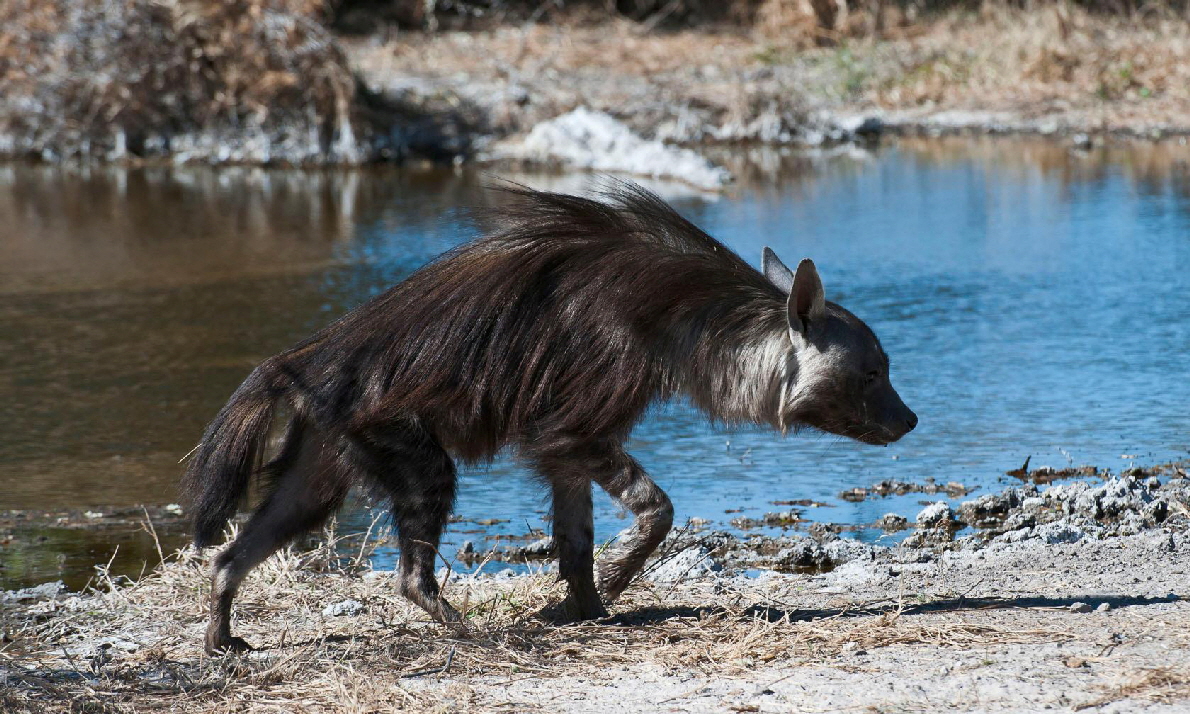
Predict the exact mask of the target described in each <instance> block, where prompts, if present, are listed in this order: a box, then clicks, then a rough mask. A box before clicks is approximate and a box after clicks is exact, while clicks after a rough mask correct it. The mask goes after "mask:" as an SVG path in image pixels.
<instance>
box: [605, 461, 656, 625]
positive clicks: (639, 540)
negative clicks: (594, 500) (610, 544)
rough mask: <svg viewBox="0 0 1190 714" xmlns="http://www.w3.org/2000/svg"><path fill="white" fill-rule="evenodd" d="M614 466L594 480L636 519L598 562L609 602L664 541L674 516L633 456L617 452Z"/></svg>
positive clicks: (620, 591)
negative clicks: (609, 551)
mask: <svg viewBox="0 0 1190 714" xmlns="http://www.w3.org/2000/svg"><path fill="white" fill-rule="evenodd" d="M613 465H614V468H612V469H609V470H608V471H607V472H604V473H602V474H599V475H597V476H596V478H595V481H596V483H598V484H599V485H600V486H601V487H603V490H605V491H607V492H608V494H609V495H611V497H612V498H615V499H616V500H618V501H619V502H620V503H622V504H623V505H624V507H625V508H627V509H628V510H629V511H631V512H632V514H633V515H634V516H635V517H636V520H635V522H634V523H633V524H632V527H631V528H630V529H628V531H626V532H625V533H623V534H621V538H620V542H619V543H618V544H617V546H616V547H615V549H614V550H613V552H612V553H611V554H610V557H609V558H607V559H605V560H601V561H600V563H599V586H600V589H601V590H602V591H603V594H604V596H605V597H606V598H607V600H608V601H609V602H610V601H613V600H615V599H616V598H617V597H619V596H620V593H622V592H624V588H626V587H628V583H630V582H631V581H632V578H633V577H635V576H636V574H637V573H639V572H640V570H641V568H642V567H644V564H645V560H646V559H647V558H648V557H649V555H650V554H651V553H652V552H653V550H654V549H656V548H657V546H658V545H660V544H661V541H663V540H665V536H666V534H668V533H669V530H670V528H672V527H673V519H674V509H673V504H672V503H671V502H670V500H669V496H666V495H665V492H664V491H662V490H661V488H660V487H659V486H658V485H657V484H656V483H654V482H653V479H651V478H649V475H648V474H647V473H645V470H644V469H643V468H642V467H641V465H640V464H639V463H637V462H636V459H633V458H632V457H631V456H629V455H628V454H626V453H624V452H623V451H619V452H617V453H616V455H615V458H614V459H613Z"/></svg>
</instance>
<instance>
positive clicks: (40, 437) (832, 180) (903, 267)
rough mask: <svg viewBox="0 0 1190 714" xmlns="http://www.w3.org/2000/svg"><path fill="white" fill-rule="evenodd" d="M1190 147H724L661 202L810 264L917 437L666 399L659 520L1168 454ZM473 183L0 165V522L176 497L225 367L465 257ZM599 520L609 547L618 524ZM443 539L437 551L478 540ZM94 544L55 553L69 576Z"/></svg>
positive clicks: (547, 179)
mask: <svg viewBox="0 0 1190 714" xmlns="http://www.w3.org/2000/svg"><path fill="white" fill-rule="evenodd" d="M1188 156H1190V152H1188V151H1187V149H1186V148H1184V147H1177V146H1168V145H1152V146H1150V145H1128V146H1119V147H1113V148H1109V149H1101V150H1098V151H1095V152H1092V153H1089V154H1085V153H1075V152H1071V151H1069V150H1068V149H1066V148H1065V147H1062V146H1059V145H1056V144H1049V143H1045V142H1038V141H1026V140H996V141H993V140H931V141H910V140H906V141H902V142H899V143H898V144H896V145H894V146H888V147H885V148H882V149H880V150H877V151H874V152H862V151H857V150H846V151H841V152H835V153H823V154H794V153H781V152H775V151H771V150H770V151H751V152H735V153H730V154H725V155H724V156H722V157H720V158H721V159H722V160H723V161H724V162H725V163H727V164H728V165H729V166H730V167H731V168H732V169H733V171H734V172H735V173H736V175H737V176H739V177H740V179H741V180H740V182H739V184H738V186H737V187H736V188H735V189H734V190H733V191H732V192H731V193H730V194H729V195H727V196H724V197H720V198H718V199H717V200H707V199H705V198H700V197H697V196H695V195H690V194H688V193H686V194H683V192H681V191H680V190H678V189H677V188H676V187H666V188H667V190H668V191H669V192H670V193H671V195H672V200H674V202H675V204H676V205H678V206H679V208H680V209H681V210H682V211H683V212H685V213H686V214H687V215H689V216H691V217H692V218H694V219H695V220H696V221H698V222H699V223H701V224H702V225H704V226H705V227H706V228H708V229H709V230H711V232H712V233H714V234H716V235H717V236H719V237H720V238H722V239H723V240H725V242H727V243H728V244H729V245H731V246H732V247H733V248H735V249H737V250H739V251H740V252H741V253H742V254H743V255H744V256H745V257H747V258H748V259H750V260H753V261H756V260H758V258H759V255H760V251H761V248H762V247H763V246H764V245H772V246H773V247H774V248H775V249H776V250H777V251H778V252H779V253H782V254H783V255H784V256H785V257H786V258H787V259H789V260H797V259H798V258H800V257H803V256H812V257H813V258H814V259H815V260H816V262H817V263H818V266H819V269H820V271H821V272H822V274H823V278H824V281H825V284H826V289H827V291H828V296H829V297H831V298H832V299H835V300H838V301H839V302H842V303H843V304H845V305H847V306H848V307H849V308H851V309H852V310H853V311H854V312H856V313H858V314H860V315H861V316H863V317H864V318H865V319H867V320H868V321H869V323H871V324H872V325H873V327H874V328H875V329H876V330H877V332H878V333H879V334H880V335H881V337H882V339H883V341H884V343H885V347H886V349H887V351H888V352H889V354H890V355H891V356H892V360H893V379H894V383H895V384H896V385H897V387H898V389H899V391H900V392H901V394H902V395H903V396H904V397H905V398H906V401H907V402H908V403H909V405H910V406H911V407H913V408H914V410H915V411H916V412H917V413H918V414H919V415H920V416H921V426H920V427H919V428H918V430H917V431H915V432H914V433H913V434H911V435H910V436H909V437H908V438H906V439H905V440H904V441H903V442H902V443H899V444H896V445H894V446H892V447H889V448H886V449H874V448H871V447H865V446H861V445H856V444H852V443H846V442H842V441H839V440H838V439H835V438H833V437H825V436H815V435H802V436H798V437H791V438H789V439H782V438H780V437H779V436H778V435H774V434H770V433H767V432H762V431H756V430H742V431H740V432H737V433H725V432H717V431H713V430H711V429H710V428H709V427H707V426H706V425H704V424H703V423H702V421H701V420H700V418H699V417H698V415H697V414H694V413H693V412H691V411H690V410H689V409H688V408H686V407H685V406H683V405H680V404H679V405H673V406H669V407H665V408H664V409H661V410H658V412H657V413H656V414H654V415H652V416H651V417H650V418H649V419H647V420H646V422H645V423H644V424H642V426H641V427H640V429H639V430H638V432H637V433H636V435H635V437H634V440H633V443H632V445H631V446H632V449H633V451H634V453H635V454H636V455H637V456H638V457H639V458H640V459H641V461H642V462H643V463H644V464H645V465H646V467H648V468H649V469H650V470H651V472H652V473H653V474H654V475H655V477H656V478H657V480H658V482H659V483H660V484H661V485H662V486H663V487H664V488H666V489H668V490H669V491H670V493H671V495H673V497H674V501H675V503H676V505H677V508H678V513H679V516H678V517H679V519H681V518H684V517H686V516H699V517H705V518H712V519H715V520H718V521H722V522H725V521H726V520H727V519H728V518H730V517H731V516H729V515H725V514H724V513H723V511H724V510H725V509H728V508H737V507H738V508H744V509H745V510H744V515H753V516H755V515H759V514H762V513H764V512H765V511H766V510H779V509H778V507H776V506H772V505H770V502H771V501H773V500H779V499H783V500H790V499H800V498H812V499H815V500H819V501H826V502H828V503H831V504H832V505H834V507H833V508H828V509H820V510H817V511H813V512H811V513H809V514H808V515H809V516H810V517H813V518H815V519H817V520H826V521H833V522H841V523H866V522H871V521H873V520H875V519H876V518H877V517H879V516H880V515H882V514H883V513H884V512H886V511H890V510H893V511H899V512H901V513H903V514H907V515H912V514H913V513H914V512H915V510H916V508H917V507H918V505H917V500H916V498H914V497H905V498H902V499H898V500H883V501H867V502H863V503H859V504H854V503H848V502H844V501H840V500H838V499H836V498H835V495H836V494H837V493H838V491H840V490H842V489H844V488H849V487H852V486H863V485H867V484H870V483H871V482H873V481H876V480H879V479H882V478H898V479H902V480H909V481H921V480H922V479H925V478H934V479H938V480H941V481H952V480H957V481H962V482H964V483H967V484H968V485H978V486H985V487H988V486H992V485H994V484H995V483H996V481H997V479H998V478H999V475H1000V474H1002V473H1003V472H1004V470H1005V469H1007V468H1011V467H1015V466H1018V465H1019V464H1020V463H1021V462H1022V461H1023V460H1024V457H1025V456H1027V455H1033V457H1034V463H1035V464H1037V463H1046V462H1048V463H1052V464H1055V465H1063V464H1065V463H1066V461H1067V459H1070V460H1073V461H1074V462H1076V463H1084V462H1086V463H1096V464H1099V465H1101V466H1108V467H1119V466H1123V465H1127V463H1128V462H1129V460H1130V459H1121V455H1129V456H1130V457H1133V458H1134V459H1135V460H1136V461H1137V462H1153V461H1157V460H1163V459H1170V458H1177V457H1180V456H1184V455H1185V454H1186V452H1187V449H1188V446H1187V444H1188V442H1190V435H1188V434H1187V427H1188V419H1187V410H1186V404H1187V403H1190V380H1187V379H1186V377H1187V374H1186V372H1187V370H1186V357H1185V356H1186V355H1187V353H1188V352H1190V349H1188V348H1190V323H1188V321H1187V309H1188V308H1190V277H1188V274H1190V169H1188V166H1190V164H1188V163H1187V159H1188ZM513 178H515V179H516V180H518V181H524V182H527V183H530V184H532V185H537V186H545V187H556V188H562V189H564V190H574V189H575V188H577V187H579V186H581V185H582V184H583V182H584V181H585V179H582V178H575V177H552V176H541V175H536V176H520V175H518V176H514V177H513ZM491 180H492V177H491V176H489V175H484V174H479V173H474V172H470V171H445V170H443V171H422V172H414V171H395V170H375V171H365V172H313V173H311V172H293V171H263V170H258V169H243V170H239V169H231V170H227V169H225V170H220V171H213V170H202V169H191V168H187V169H166V168H161V169H137V170H122V169H104V170H92V171H85V172H84V171H65V170H62V169H58V168H46V167H30V166H5V167H0V187H2V190H0V423H3V425H4V430H3V432H0V433H2V434H3V436H2V437H0V510H6V509H57V508H86V507H95V506H105V505H112V506H120V505H127V504H135V503H141V502H146V503H157V504H162V503H168V502H171V501H174V500H176V498H177V496H176V493H175V488H176V481H177V477H178V474H179V471H180V466H179V465H178V463H177V462H178V460H179V459H180V458H181V457H182V455H184V454H185V453H186V452H188V451H189V450H190V448H191V447H192V446H193V445H194V442H195V441H196V439H197V438H198V436H199V434H200V433H201V431H202V427H203V425H204V424H205V423H206V421H207V420H208V419H209V418H210V417H211V416H213V415H214V413H215V411H216V410H217V409H218V407H219V406H220V404H221V403H222V402H223V400H224V399H225V398H226V397H227V395H228V394H229V393H230V392H231V390H232V389H233V388H234V387H235V385H236V384H237V383H238V382H239V380H240V379H242V378H243V377H244V376H245V375H246V374H247V372H248V371H249V370H250V369H251V367H252V366H253V365H254V364H255V363H257V362H258V361H259V360H261V359H262V358H264V357H266V356H268V355H269V354H272V353H274V352H276V351H278V350H280V349H282V348H284V347H285V346H287V345H289V344H291V343H292V342H294V341H296V340H297V339H299V338H301V337H303V336H305V335H306V334H309V333H310V332H311V331H313V330H314V329H316V328H317V327H319V326H320V325H323V324H325V323H326V322H328V321H330V320H331V319H333V318H334V317H335V316H336V315H339V314H341V313H342V312H344V311H346V310H347V309H350V308H351V307H352V306H353V305H356V304H358V303H360V302H361V301H363V300H364V299H366V298H367V297H368V296H370V295H372V294H374V293H376V292H377V291H379V290H382V289H383V288H384V287H385V286H387V285H389V284H391V283H392V282H394V281H396V280H399V279H401V277H403V276H404V275H407V274H408V273H409V272H410V271H411V270H413V269H415V268H416V267H417V266H418V265H420V264H422V263H424V262H425V261H427V260H428V259H430V258H431V257H432V256H434V255H436V254H438V253H440V252H441V251H442V250H444V249H446V248H448V247H450V246H452V245H455V244H457V243H458V242H459V241H461V240H465V239H466V238H467V237H468V236H469V235H471V233H470V229H469V228H468V227H467V226H466V224H465V223H463V222H462V221H461V219H460V212H459V209H460V208H464V207H468V206H475V205H482V204H486V203H489V202H491V201H496V200H499V197H498V196H494V195H493V194H491V193H490V192H484V191H483V190H482V185H483V184H484V183H485V182H489V183H490V182H491ZM728 442H730V446H729V445H728ZM599 507H600V512H599V513H598V515H597V518H598V524H597V530H598V535H599V536H600V537H608V536H610V535H612V534H613V533H614V532H615V531H616V530H618V529H619V528H621V527H623V525H624V523H625V522H624V521H623V520H622V519H621V518H617V515H618V514H617V509H616V508H615V507H614V506H613V505H612V504H611V503H610V502H608V501H607V500H606V499H603V500H602V501H600V505H599ZM458 511H459V513H460V515H463V516H465V517H468V518H486V517H500V518H510V519H511V522H510V523H509V524H506V526H505V528H506V529H507V530H508V531H509V532H515V531H522V532H523V531H524V530H525V524H526V523H529V524H530V525H533V526H540V525H542V524H541V520H540V517H541V515H542V513H543V512H544V502H543V498H542V494H541V493H540V492H539V491H538V489H537V488H536V487H535V486H534V485H533V484H532V483H531V482H530V481H529V480H528V479H526V478H524V475H523V474H522V473H521V472H520V469H519V468H518V467H517V466H516V465H515V464H514V463H512V462H511V461H507V460H502V461H498V462H497V463H495V464H493V465H492V466H490V467H487V468H485V469H480V470H476V471H472V472H468V473H466V474H465V475H464V478H463V483H462V486H461V492H460V501H459V507H458ZM353 519H354V521H355V522H364V521H365V520H366V516H365V515H364V514H363V513H358V512H357V513H356V515H355V516H349V517H348V520H349V521H351V520H353ZM462 529H463V526H457V527H455V528H454V529H452V532H453V538H455V539H456V540H458V541H461V540H462V539H463V538H472V539H475V538H477V537H480V536H479V535H478V534H464V533H462V532H461V531H462ZM864 535H865V536H867V537H874V535H875V534H873V533H865V534H864ZM56 537H57V536H55V538H56ZM100 540H101V541H102V539H100ZM53 541H54V538H51V539H50V540H49V541H47V543H50V545H46V546H45V548H46V549H49V550H47V551H46V552H47V553H48V552H50V551H51V550H52V549H53V548H54V547H57V546H53V545H52V543H53ZM14 547H15V546H0V560H2V559H7V560H9V561H10V562H11V561H12V560H13V558H14V554H15V553H16V551H15V550H13V548H14ZM103 548H104V544H103V542H99V543H91V544H89V546H88V550H87V554H95V553H97V554H98V555H97V556H94V555H86V554H84V555H79V556H77V557H78V558H80V559H82V558H86V557H90V560H87V561H86V562H85V563H83V565H85V566H86V567H87V568H88V573H89V572H90V571H89V565H90V563H91V562H94V561H96V560H106V554H105V553H103ZM55 552H56V551H55ZM390 555H391V554H390ZM71 557H75V556H71ZM51 560H52V558H50V557H48V556H47V558H46V562H49V561H51ZM0 564H2V563H0ZM10 570H11V569H10ZM67 570H69V568H67ZM134 570H139V567H137V568H134ZM45 576H53V577H57V575H56V573H48V572H46V571H45V570H44V569H42V570H38V569H37V568H34V569H33V571H32V572H29V569H28V568H22V573H21V574H19V576H18V575H17V574H14V573H8V574H6V571H5V570H0V584H12V583H16V582H18V581H22V582H24V581H36V580H37V579H38V578H39V577H43V578H44V577H45Z"/></svg>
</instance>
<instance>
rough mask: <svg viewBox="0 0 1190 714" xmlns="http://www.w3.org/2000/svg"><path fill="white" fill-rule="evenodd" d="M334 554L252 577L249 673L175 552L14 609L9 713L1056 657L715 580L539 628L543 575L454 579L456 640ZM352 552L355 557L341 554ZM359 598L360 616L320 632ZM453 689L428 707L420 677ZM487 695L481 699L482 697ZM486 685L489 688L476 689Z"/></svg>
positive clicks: (488, 700)
mask: <svg viewBox="0 0 1190 714" xmlns="http://www.w3.org/2000/svg"><path fill="white" fill-rule="evenodd" d="M344 545H345V543H344V542H343V540H342V539H338V540H336V539H335V538H333V537H332V538H328V539H327V540H325V541H324V542H323V544H322V545H321V546H320V547H318V548H316V549H315V550H312V551H309V552H304V553H299V552H296V551H292V550H290V551H286V552H283V553H280V554H278V555H277V556H275V557H273V558H272V559H270V560H269V561H268V562H267V563H266V564H265V565H263V566H262V567H261V568H259V569H258V570H257V571H255V573H254V574H253V576H252V577H251V578H250V579H249V581H248V584H247V586H246V587H245V589H244V592H243V593H242V595H241V597H240V599H239V602H238V608H237V610H238V611H237V623H236V626H237V628H238V632H239V633H240V634H242V635H244V636H245V637H246V638H247V639H248V640H249V641H250V642H253V643H255V644H256V645H258V646H260V647H262V648H263V649H262V650H261V651H259V652H256V653H253V654H251V655H249V656H245V657H219V658H208V657H205V656H203V655H201V654H200V649H201V633H202V628H203V624H204V618H205V612H204V609H205V608H204V606H203V602H204V599H205V594H206V593H205V590H206V587H207V586H206V581H207V578H206V571H207V563H206V561H205V559H204V558H203V557H200V556H199V555H197V554H195V553H194V552H193V551H190V550H186V551H182V552H179V553H178V554H176V555H175V556H174V557H173V558H171V559H170V560H169V562H167V563H166V564H165V565H163V566H162V567H160V568H159V569H158V570H157V571H156V572H155V573H153V574H152V575H150V576H149V577H146V578H144V579H143V580H141V581H140V582H137V583H131V582H127V581H121V580H119V579H113V578H110V577H108V576H107V575H106V572H105V571H104V570H103V569H102V568H101V569H99V573H98V576H97V580H96V586H95V587H94V588H93V590H92V591H91V592H89V593H87V594H84V595H78V596H70V597H66V598H63V599H59V600H57V601H45V602H41V603H38V604H32V605H23V606H20V607H14V608H11V609H10V610H9V611H7V612H6V613H5V616H4V621H3V623H2V625H3V628H4V630H5V631H6V633H7V635H6V637H7V639H8V640H9V644H7V645H5V646H3V648H2V649H0V679H6V680H7V683H8V688H7V689H6V693H5V695H4V696H5V697H6V699H4V700H0V702H2V703H3V704H4V705H5V707H6V711H13V712H21V711H39V710H41V709H43V708H45V709H49V710H53V709H55V706H56V705H55V703H61V702H64V701H67V700H74V701H76V702H79V704H78V707H77V708H78V709H79V710H85V711H103V712H118V711H154V710H163V709H171V710H182V711H205V710H226V709H234V708H243V707H249V708H253V709H257V708H269V707H275V708H290V707H300V708H302V709H304V710H308V711H374V710H376V709H377V708H378V707H379V708H381V709H391V708H397V709H400V708H410V709H418V710H423V709H434V708H455V707H465V708H469V709H472V710H477V709H487V708H491V707H496V706H497V705H499V703H500V702H499V701H498V698H499V691H500V690H499V687H492V686H487V685H491V683H492V682H498V681H500V680H507V679H516V678H524V677H534V678H545V679H548V678H551V677H556V676H561V675H574V674H576V673H577V674H582V673H584V672H586V673H595V672H598V671H602V670H606V669H607V668H609V667H616V666H636V665H640V664H641V663H651V664H655V665H659V666H661V667H664V668H669V669H673V668H681V669H683V670H688V671H690V670H692V671H697V672H702V673H708V674H715V675H719V676H730V675H747V674H748V673H749V672H751V671H753V670H754V669H755V668H756V667H758V666H762V665H764V664H766V663H774V662H779V663H782V664H784V665H791V664H803V663H804V664H808V663H821V662H828V661H830V660H831V659H832V658H834V657H837V656H839V655H840V654H841V653H844V652H849V651H854V650H857V649H863V650H871V649H875V648H880V647H888V646H892V645H914V644H925V645H931V646H934V647H955V648H971V647H975V646H989V645H1000V644H1010V643H1033V642H1055V641H1063V640H1065V639H1067V638H1068V637H1069V634H1068V633H1065V632H1062V631H1059V630H1052V629H1044V628H1042V629H1028V628H1023V629H1011V628H1005V627H1000V626H996V625H992V624H987V623H977V622H971V621H968V620H966V619H964V618H963V617H962V616H960V615H944V616H930V617H923V616H920V615H913V616H908V615H906V614H905V613H904V612H903V610H902V609H901V608H900V607H898V606H892V607H885V608H883V609H881V608H871V609H865V608H859V609H844V610H840V611H831V612H799V611H797V610H795V609H793V608H790V607H786V606H783V605H782V603H780V602H775V601H773V600H771V599H768V598H767V597H766V596H765V595H763V594H762V593H760V592H752V591H747V590H740V589H736V588H734V587H732V586H730V585H725V581H718V582H714V581H704V582H695V583H692V584H685V585H683V586H682V587H680V588H674V587H672V586H652V585H650V584H648V583H641V584H638V585H637V586H634V587H633V588H631V589H630V590H629V592H628V593H627V594H626V597H625V598H624V599H623V600H622V601H621V602H619V603H618V604H617V606H616V608H615V609H616V612H617V613H619V614H618V615H617V616H616V617H615V618H613V619H612V620H611V621H608V622H601V623H582V624H569V625H554V624H549V623H548V622H546V621H544V620H543V618H542V616H541V613H542V612H543V611H548V609H549V608H550V606H551V605H553V604H555V603H557V602H558V601H559V600H560V599H561V596H562V586H560V585H559V584H557V583H555V582H554V579H553V577H552V576H550V575H548V574H538V575H534V576H526V577H515V578H507V579H491V578H481V579H474V578H464V579H461V580H458V581H453V582H451V583H450V585H449V586H448V588H447V594H448V596H449V597H450V598H451V599H452V600H453V601H454V602H455V604H456V605H458V606H459V607H460V609H461V610H462V611H463V612H465V613H466V616H467V619H466V624H465V625H462V626H460V627H455V628H451V627H445V626H442V625H438V624H435V623H431V622H427V621H426V619H425V616H424V614H423V613H422V612H421V611H420V610H417V609H415V608H414V607H412V606H411V605H409V604H408V603H407V602H405V601H404V600H403V599H402V598H401V597H400V596H399V595H398V594H397V588H396V583H395V582H394V580H393V577H392V574H391V573H378V572H372V571H370V570H368V569H367V566H366V563H367V557H366V556H367V554H368V549H369V545H368V544H367V543H362V544H360V548H359V550H358V551H354V554H352V555H350V556H347V557H344V556H343V555H342V553H343V552H345V548H344ZM346 550H352V549H346ZM348 599H354V600H357V601H358V602H360V603H362V604H363V606H364V609H363V611H362V613H361V614H358V615H355V616H347V617H329V616H323V615H322V611H323V609H324V608H325V607H326V606H327V605H328V604H330V603H337V602H342V601H344V600H348ZM441 677H445V678H447V679H449V680H450V681H451V682H452V684H450V685H449V686H448V687H446V689H445V690H444V691H445V700H444V699H443V695H444V691H443V690H439V691H437V692H436V693H435V695H434V696H433V697H427V696H426V694H425V693H424V690H423V689H420V688H417V687H412V686H410V680H412V679H424V678H441ZM483 683H486V684H483ZM481 684H483V686H481Z"/></svg>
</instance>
